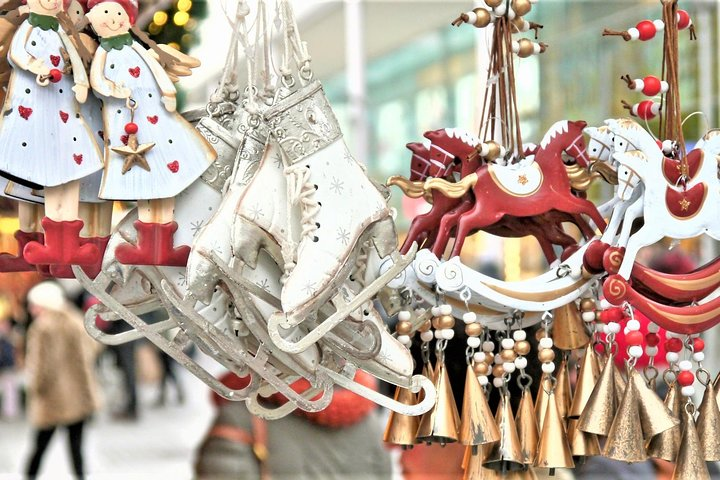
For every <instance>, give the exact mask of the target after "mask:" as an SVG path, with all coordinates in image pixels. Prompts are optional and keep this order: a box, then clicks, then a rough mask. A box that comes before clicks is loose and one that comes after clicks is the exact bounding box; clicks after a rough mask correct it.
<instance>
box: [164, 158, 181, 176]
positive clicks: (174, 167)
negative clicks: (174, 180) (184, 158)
mask: <svg viewBox="0 0 720 480" xmlns="http://www.w3.org/2000/svg"><path fill="white" fill-rule="evenodd" d="M167 167H168V168H169V169H170V171H171V172H172V173H178V172H179V171H180V162H178V161H177V160H175V161H174V162H170V163H168V164H167Z"/></svg>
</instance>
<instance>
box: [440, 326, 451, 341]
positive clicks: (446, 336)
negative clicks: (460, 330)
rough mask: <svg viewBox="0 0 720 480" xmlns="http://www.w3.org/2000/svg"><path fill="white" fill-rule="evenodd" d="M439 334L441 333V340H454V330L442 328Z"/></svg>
mask: <svg viewBox="0 0 720 480" xmlns="http://www.w3.org/2000/svg"><path fill="white" fill-rule="evenodd" d="M440 332H442V333H441V335H442V339H443V340H452V339H453V338H455V330H453V329H452V328H444V329H442V330H440Z"/></svg>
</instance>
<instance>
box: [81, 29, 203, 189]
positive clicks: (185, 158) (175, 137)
mask: <svg viewBox="0 0 720 480" xmlns="http://www.w3.org/2000/svg"><path fill="white" fill-rule="evenodd" d="M98 74H101V75H102V77H104V79H102V80H100V81H98ZM91 79H92V84H93V85H92V86H93V89H94V90H95V91H96V92H97V94H98V96H99V97H100V98H102V100H103V118H104V123H105V135H106V148H105V174H104V176H103V181H102V186H101V188H100V198H104V199H106V200H151V199H161V198H172V197H175V196H177V195H178V194H179V193H181V192H182V191H183V190H185V189H186V188H187V187H189V186H190V185H191V184H192V183H194V182H195V181H196V180H197V179H198V178H200V176H201V175H202V174H203V173H204V172H205V170H207V169H208V167H210V165H212V163H213V162H214V161H215V158H216V156H217V155H216V153H215V150H213V148H212V147H211V146H210V144H209V143H208V142H207V141H206V140H205V139H204V138H203V137H202V135H200V134H199V133H198V132H197V130H196V129H195V128H193V126H192V125H190V124H189V123H188V122H187V121H186V120H185V119H184V118H182V116H181V115H180V114H179V113H177V112H169V111H168V110H167V109H166V108H165V105H164V104H163V102H162V100H163V92H165V94H166V95H171V96H173V97H174V95H175V93H176V90H175V86H174V85H173V83H172V81H171V80H170V78H169V77H168V76H167V74H166V73H165V71H164V70H163V68H162V66H161V65H160V63H158V61H157V60H155V59H154V58H153V57H152V56H150V54H149V52H148V51H147V50H146V49H145V48H144V47H143V46H142V45H140V44H139V43H137V42H135V41H134V40H133V38H132V37H131V36H130V35H129V34H126V35H121V36H118V37H112V38H109V39H101V40H100V47H98V49H97V51H96V53H95V57H94V60H93V65H92V68H91ZM105 80H109V81H110V82H112V83H114V84H115V85H116V86H123V87H125V88H128V89H129V90H130V92H131V99H132V101H134V102H135V105H136V110H135V112H134V117H132V118H131V110H130V108H129V107H128V100H127V99H125V98H122V99H121V98H115V97H113V96H111V91H110V90H108V85H107V83H106V81H105ZM131 119H132V120H133V121H134V123H135V124H137V125H138V133H137V139H138V142H139V143H140V144H141V145H143V144H155V146H154V147H153V148H152V149H151V150H150V151H149V152H147V153H146V154H145V159H146V161H147V163H148V165H149V167H150V171H147V170H145V169H144V168H142V167H141V166H140V165H134V166H133V167H132V168H130V170H128V171H127V172H126V173H124V174H123V167H124V165H125V157H124V156H123V155H121V154H119V153H117V152H115V151H113V150H112V148H113V147H122V146H124V145H127V142H128V135H127V133H126V131H125V126H126V125H127V124H128V123H130V122H131Z"/></svg>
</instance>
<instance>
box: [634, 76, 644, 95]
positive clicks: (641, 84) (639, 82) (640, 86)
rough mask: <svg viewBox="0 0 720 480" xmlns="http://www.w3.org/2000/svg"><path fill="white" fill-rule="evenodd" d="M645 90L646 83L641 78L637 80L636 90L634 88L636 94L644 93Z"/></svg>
mask: <svg viewBox="0 0 720 480" xmlns="http://www.w3.org/2000/svg"><path fill="white" fill-rule="evenodd" d="M643 88H645V82H644V81H643V79H641V78H636V79H635V88H633V90H634V91H636V92H642V90H643Z"/></svg>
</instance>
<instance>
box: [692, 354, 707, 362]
mask: <svg viewBox="0 0 720 480" xmlns="http://www.w3.org/2000/svg"><path fill="white" fill-rule="evenodd" d="M693 360H695V361H696V362H702V361H704V360H705V352H695V353H693Z"/></svg>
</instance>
